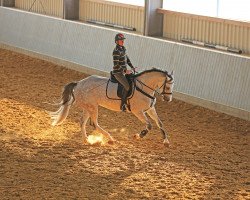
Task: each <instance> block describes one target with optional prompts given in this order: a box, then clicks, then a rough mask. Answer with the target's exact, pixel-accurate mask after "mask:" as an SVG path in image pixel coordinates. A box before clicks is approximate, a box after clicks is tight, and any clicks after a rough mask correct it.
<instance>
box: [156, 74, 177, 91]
mask: <svg viewBox="0 0 250 200" xmlns="http://www.w3.org/2000/svg"><path fill="white" fill-rule="evenodd" d="M168 78H170V80H168ZM167 83H168V84H170V85H172V84H173V83H174V81H173V77H172V76H171V75H168V74H167V76H166V79H165V81H164V82H163V84H162V86H161V87H159V89H161V88H162V87H163V89H162V93H160V95H164V94H167V95H172V94H173V92H165V90H166V85H167Z"/></svg>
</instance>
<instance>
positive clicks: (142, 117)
mask: <svg viewBox="0 0 250 200" xmlns="http://www.w3.org/2000/svg"><path fill="white" fill-rule="evenodd" d="M133 114H134V115H135V116H136V117H137V118H138V119H139V120H140V121H141V122H142V123H143V124H146V129H144V130H142V131H141V133H139V134H136V137H137V138H139V137H140V138H143V137H144V136H145V135H147V133H148V132H149V131H150V130H151V129H152V125H151V123H150V121H149V120H148V118H147V116H146V115H145V113H144V112H143V111H138V112H133Z"/></svg>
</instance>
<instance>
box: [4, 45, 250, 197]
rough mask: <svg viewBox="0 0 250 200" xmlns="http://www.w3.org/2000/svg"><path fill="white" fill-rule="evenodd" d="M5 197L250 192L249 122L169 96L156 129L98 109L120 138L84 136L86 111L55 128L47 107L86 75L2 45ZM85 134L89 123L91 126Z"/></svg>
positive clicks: (75, 111)
mask: <svg viewBox="0 0 250 200" xmlns="http://www.w3.org/2000/svg"><path fill="white" fill-rule="evenodd" d="M0 72H1V73H0V76H1V77H0V199H1V200H5V199H56V200H60V199H81V200H83V199H90V200H95V199H98V200H99V199H100V200H105V199H109V200H119V199H124V200H128V199H143V200H146V199H152V200H158V199H159V200H161V199H218V200H219V199H222V200H227V199H250V174H249V169H250V166H249V165H250V164H249V162H250V161H249V160H250V159H249V157H250V145H249V144H250V137H249V132H250V122H249V121H245V120H241V119H238V118H234V117H231V116H229V115H225V114H221V113H217V112H215V111H211V110H208V109H205V108H202V107H198V106H194V105H190V104H187V103H184V102H182V101H178V100H175V99H174V100H173V102H171V103H165V102H161V101H160V99H159V100H158V102H157V105H156V109H157V111H158V114H159V116H160V118H161V119H162V121H163V123H164V125H165V127H166V129H167V130H168V133H169V135H170V143H171V145H172V147H171V148H166V147H165V146H163V144H162V138H161V133H160V130H158V129H157V127H156V125H155V124H154V125H153V131H152V132H150V133H149V134H148V135H147V136H146V137H145V138H143V139H141V140H135V139H134V137H133V136H134V134H136V133H139V132H140V131H141V130H142V129H144V125H143V124H141V122H140V121H139V120H138V119H137V118H135V117H134V116H133V115H131V114H128V113H117V112H113V111H109V110H106V109H103V108H101V109H100V115H99V124H100V125H101V126H102V127H103V128H104V129H106V130H108V131H109V132H110V133H111V134H112V136H113V137H114V138H115V139H116V140H117V141H119V142H117V143H116V144H114V145H109V144H106V145H103V146H90V145H86V144H83V143H82V141H81V134H80V127H79V119H80V116H81V112H80V110H78V109H77V108H76V107H73V108H71V110H70V114H69V116H68V118H67V120H66V121H65V122H64V124H63V125H60V126H57V127H52V126H51V124H50V123H51V120H50V118H49V115H48V114H47V113H46V110H50V111H55V110H56V109H57V107H54V106H52V105H48V104H46V102H50V103H53V102H56V101H57V100H59V98H60V95H61V91H62V88H63V87H64V85H66V84H67V83H69V82H72V81H78V80H81V79H82V78H85V77H87V75H85V74H83V73H80V72H76V71H72V70H69V69H66V68H63V67H61V66H57V65H55V64H52V63H50V62H46V61H43V60H39V59H34V58H31V57H29V56H25V55H22V54H18V53H15V52H11V51H7V50H3V49H0ZM87 131H88V134H93V128H92V127H91V126H89V125H88V126H87Z"/></svg>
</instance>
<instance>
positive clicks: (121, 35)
mask: <svg viewBox="0 0 250 200" xmlns="http://www.w3.org/2000/svg"><path fill="white" fill-rule="evenodd" d="M124 39H126V38H125V37H124V35H123V34H122V33H118V34H116V36H115V42H116V41H118V40H124Z"/></svg>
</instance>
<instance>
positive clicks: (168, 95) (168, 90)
mask: <svg viewBox="0 0 250 200" xmlns="http://www.w3.org/2000/svg"><path fill="white" fill-rule="evenodd" d="M165 74H166V78H165V81H164V82H163V84H162V86H161V87H160V88H159V89H160V94H161V96H162V100H163V101H167V102H170V101H172V98H173V88H174V72H173V71H172V72H171V73H170V74H169V73H168V72H167V71H166V73H165Z"/></svg>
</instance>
